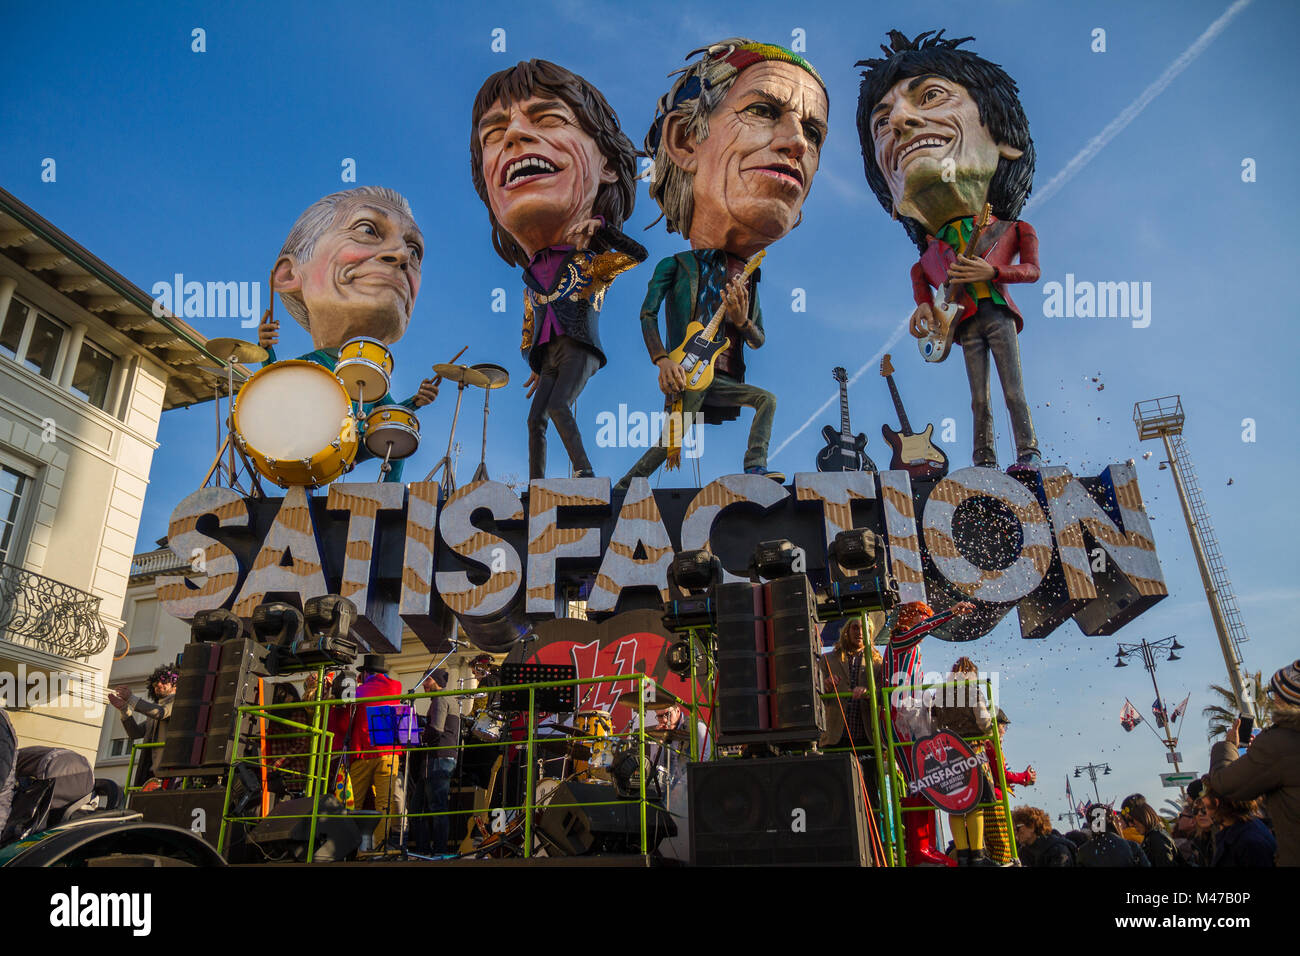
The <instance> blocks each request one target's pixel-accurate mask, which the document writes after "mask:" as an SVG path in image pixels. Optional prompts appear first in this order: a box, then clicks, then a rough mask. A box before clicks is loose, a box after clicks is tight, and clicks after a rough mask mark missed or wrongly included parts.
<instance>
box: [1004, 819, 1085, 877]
mask: <svg viewBox="0 0 1300 956" xmlns="http://www.w3.org/2000/svg"><path fill="white" fill-rule="evenodd" d="M1011 822H1012V823H1013V824H1014V825H1015V830H1016V844H1017V845H1018V846H1019V847H1020V862H1021V863H1023V864H1024V865H1025V866H1074V856H1075V849H1074V844H1073V843H1071V842H1070V841H1069V840H1067V839H1066V838H1065V837H1063V836H1061V834H1059V833H1057V832H1056V831H1055V830H1053V829H1052V821H1051V818H1050V817H1048V815H1047V814H1046V813H1044V812H1043V811H1042V810H1040V809H1038V807H1017V808H1016V809H1015V810H1014V811H1013V812H1012V814H1011Z"/></svg>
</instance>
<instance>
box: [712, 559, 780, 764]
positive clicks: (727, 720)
mask: <svg viewBox="0 0 1300 956" xmlns="http://www.w3.org/2000/svg"><path fill="white" fill-rule="evenodd" d="M713 593H714V601H715V603H716V606H717V621H718V623H717V632H716V633H717V660H718V671H717V676H716V678H715V684H714V687H715V690H716V693H717V708H718V710H717V714H718V716H717V734H718V743H719V744H722V745H724V746H725V745H727V744H731V743H746V742H749V741H751V740H760V739H766V735H767V734H768V733H770V732H771V729H772V720H771V708H770V706H769V701H768V696H769V695H770V694H771V690H770V686H769V683H768V674H769V668H768V660H767V656H768V655H767V651H768V649H767V638H766V632H765V630H764V628H763V626H762V613H763V605H762V591H761V590H760V589H758V588H755V587H754V585H752V584H746V583H743V582H740V583H736V584H720V585H718V587H717V588H715V589H714V592H713Z"/></svg>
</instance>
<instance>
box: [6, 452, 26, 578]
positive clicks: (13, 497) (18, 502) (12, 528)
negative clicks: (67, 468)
mask: <svg viewBox="0 0 1300 956" xmlns="http://www.w3.org/2000/svg"><path fill="white" fill-rule="evenodd" d="M30 487H31V479H30V478H28V477H27V476H26V475H24V474H22V473H21V472H17V471H14V470H13V469H12V468H7V467H5V466H4V465H0V562H6V561H8V560H9V555H10V553H11V552H14V553H15V555H16V553H17V551H18V548H17V544H18V522H19V520H20V519H21V517H22V505H23V494H24V492H26V491H27V489H28V488H30Z"/></svg>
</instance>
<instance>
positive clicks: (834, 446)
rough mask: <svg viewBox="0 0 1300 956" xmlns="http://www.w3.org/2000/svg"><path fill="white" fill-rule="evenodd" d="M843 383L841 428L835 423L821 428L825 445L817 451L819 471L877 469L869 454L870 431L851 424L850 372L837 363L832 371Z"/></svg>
mask: <svg viewBox="0 0 1300 956" xmlns="http://www.w3.org/2000/svg"><path fill="white" fill-rule="evenodd" d="M831 374H832V375H833V376H835V381H837V382H839V383H840V430H839V431H836V430H835V426H834V425H827V426H826V427H825V428H823V429H822V434H823V435H824V436H825V437H826V447H825V448H823V449H822V450H821V451H819V452H818V453H817V470H818V471H875V470H876V463H875V462H874V461H872V460H871V459H870V458H868V457H867V453H866V447H867V433H866V432H858V433H857V434H856V435H854V434H853V430H852V429H851V428H849V384H848V383H849V374H848V372H846V371H844V369H842V368H839V367H836V369H835V370H834V371H833V372H831Z"/></svg>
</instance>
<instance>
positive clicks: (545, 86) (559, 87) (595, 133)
mask: <svg viewBox="0 0 1300 956" xmlns="http://www.w3.org/2000/svg"><path fill="white" fill-rule="evenodd" d="M538 95H546V96H556V97H559V98H560V99H561V100H563V101H564V102H565V104H566V105H568V107H569V109H571V110H573V115H574V116H576V117H577V119H578V125H579V126H580V127H582V131H583V132H584V133H586V134H587V135H588V136H590V137H591V138H592V139H594V140H595V141H596V147H597V148H598V149H599V150H600V153H601V155H602V156H604V157H605V162H607V163H609V168H610V170H611V171H612V172H613V173H614V175H615V176H617V179H615V180H614V182H612V183H601V184H600V188H599V190H597V192H596V201H595V203H593V205H592V209H591V212H592V215H595V216H603V217H604V218H605V223H606V224H607V225H609V226H613V227H614V228H615V229H617V228H619V227H621V226H622V225H623V223H624V222H626V221H627V218H628V217H629V216H630V215H632V207H633V206H634V205H635V204H636V147H634V146H633V145H632V141H631V140H630V139H628V138H627V134H625V133H624V132H623V130H622V128H621V127H620V126H619V123H618V116H617V115H615V113H614V109H613V107H611V106H610V105H609V101H608V100H606V99H605V97H604V96H603V95H601V92H600V90H598V89H596V88H595V87H594V86H592V85H591V84H590V83H588V82H587V81H586V80H584V79H583V78H582V77H580V76H578V74H576V73H573V72H571V71H569V70H566V69H565V68H564V67H562V66H557V65H556V64H554V63H551V62H549V61H547V60H526V61H524V60H521V61H520V62H518V63H516V64H515V65H514V66H511V67H507V68H506V69H504V70H501V71H500V72H497V73H493V74H492V75H491V76H489V77H488V78H487V80H486V81H484V83H483V86H482V87H480V88H479V91H478V95H477V96H476V97H475V98H474V110H473V113H472V114H471V117H470V129H469V158H470V175H471V176H472V177H473V179H474V189H475V190H476V191H477V192H478V198H479V199H481V200H483V204H484V205H485V206H487V207H488V221H489V222H491V223H492V248H494V249H496V251H497V254H498V255H499V256H501V258H502V259H504V260H505V261H506V262H508V263H510V264H511V265H516V266H526V265H528V256H527V255H526V254H525V253H524V250H523V248H522V247H521V246H520V245H519V243H517V242H515V240H514V238H513V237H512V236H511V235H510V233H508V232H506V231H505V229H504V228H502V226H501V223H499V222H497V218H496V216H495V215H494V214H493V212H492V206H491V204H490V203H488V193H487V182H486V181H485V180H484V179H483V146H482V144H481V143H480V142H479V138H478V124H479V120H481V119H482V118H483V114H484V113H486V112H487V111H488V110H489V109H491V108H492V104H494V103H497V102H500V103H501V105H503V106H509V105H510V104H512V103H519V102H522V101H523V100H527V99H529V98H531V97H533V96H538Z"/></svg>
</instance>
